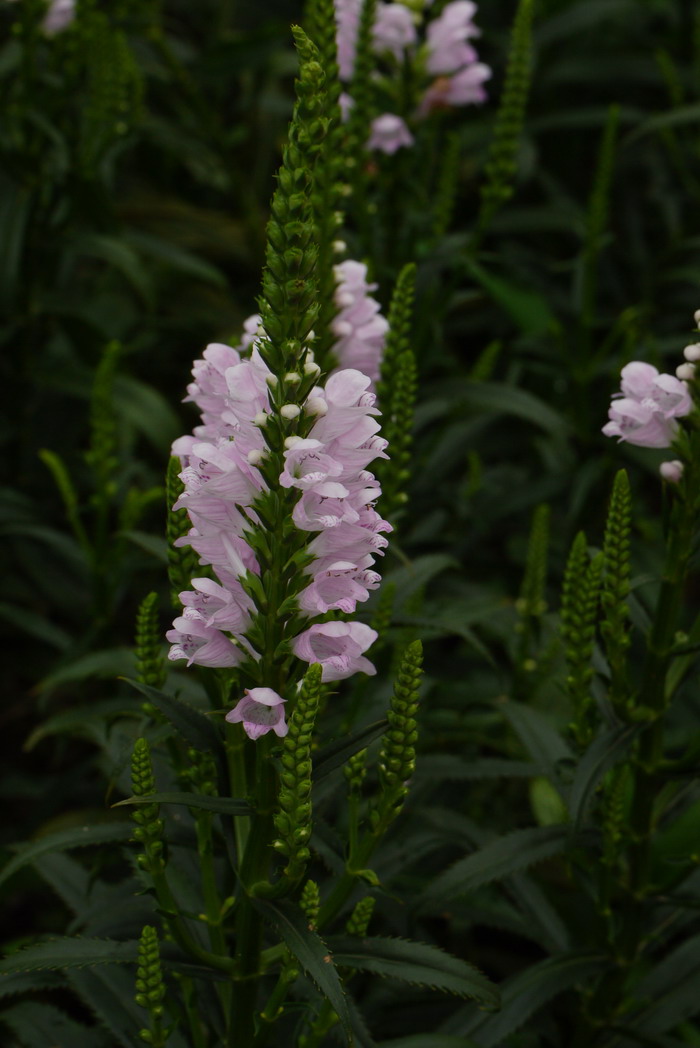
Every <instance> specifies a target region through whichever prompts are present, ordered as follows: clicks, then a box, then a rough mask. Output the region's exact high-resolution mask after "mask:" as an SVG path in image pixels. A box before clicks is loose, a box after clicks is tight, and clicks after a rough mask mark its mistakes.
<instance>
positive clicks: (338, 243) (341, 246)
mask: <svg viewBox="0 0 700 1048" xmlns="http://www.w3.org/2000/svg"><path fill="white" fill-rule="evenodd" d="M347 249H348V245H347V244H346V243H345V241H344V240H334V241H333V250H334V252H335V253H336V255H342V253H343V252H344V251H347ZM698 313H700V310H698Z"/></svg>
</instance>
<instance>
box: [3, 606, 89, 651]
mask: <svg viewBox="0 0 700 1048" xmlns="http://www.w3.org/2000/svg"><path fill="white" fill-rule="evenodd" d="M0 619H3V620H4V621H5V622H6V623H9V625H10V626H11V627H14V628H15V629H19V630H23V631H24V632H25V633H28V634H29V635H30V636H31V637H36V638H37V639H38V640H40V641H42V643H44V644H50V645H52V647H54V648H57V649H58V650H59V651H64V650H65V649H66V648H67V647H68V646H69V645H70V643H71V636H70V634H69V633H66V631H65V630H63V629H61V627H60V626H56V625H54V623H52V622H49V621H48V619H46V618H45V616H44V615H39V614H37V613H36V612H35V611H29V610H28V609H27V608H22V607H20V606H19V605H18V604H7V603H5V602H4V601H2V602H0Z"/></svg>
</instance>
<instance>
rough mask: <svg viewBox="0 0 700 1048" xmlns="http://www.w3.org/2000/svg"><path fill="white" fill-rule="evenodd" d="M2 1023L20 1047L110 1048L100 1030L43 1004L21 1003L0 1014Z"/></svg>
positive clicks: (33, 1002)
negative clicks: (72, 1047)
mask: <svg viewBox="0 0 700 1048" xmlns="http://www.w3.org/2000/svg"><path fill="white" fill-rule="evenodd" d="M0 1022H2V1023H4V1024H5V1026H9V1028H10V1029H11V1030H12V1032H13V1033H14V1035H15V1037H17V1038H18V1040H19V1041H20V1043H21V1044H24V1045H39V1044H45V1045H51V1048H71V1046H72V1045H80V1048H110V1042H109V1035H108V1034H107V1033H105V1032H104V1031H103V1030H96V1029H95V1028H94V1027H92V1028H90V1027H88V1026H83V1024H82V1023H79V1022H76V1020H75V1019H71V1018H70V1017H69V1016H68V1015H66V1014H65V1012H62V1011H61V1010H60V1008H55V1007H54V1005H52V1004H46V1003H45V1002H43V1001H22V1002H21V1004H16V1005H14V1006H13V1007H12V1008H8V1009H7V1010H6V1011H4V1012H0Z"/></svg>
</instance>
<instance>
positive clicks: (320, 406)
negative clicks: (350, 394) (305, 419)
mask: <svg viewBox="0 0 700 1048" xmlns="http://www.w3.org/2000/svg"><path fill="white" fill-rule="evenodd" d="M304 411H305V412H306V414H307V415H325V414H327V412H328V404H327V402H326V401H325V400H324V399H323V397H309V398H308V400H307V401H306V403H305V404H304Z"/></svg>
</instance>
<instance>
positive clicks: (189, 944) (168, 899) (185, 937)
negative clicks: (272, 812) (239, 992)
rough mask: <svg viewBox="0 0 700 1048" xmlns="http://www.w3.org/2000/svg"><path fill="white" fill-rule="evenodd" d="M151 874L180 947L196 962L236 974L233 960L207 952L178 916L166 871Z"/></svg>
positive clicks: (160, 901)
mask: <svg viewBox="0 0 700 1048" xmlns="http://www.w3.org/2000/svg"><path fill="white" fill-rule="evenodd" d="M150 873H151V876H152V878H153V887H154V888H155V892H156V896H157V899H158V902H159V904H160V907H161V909H162V911H163V915H164V917H165V919H166V921H167V924H168V929H169V931H170V933H171V935H172V937H173V938H174V940H175V942H176V943H177V944H178V946H180V947H182V949H183V950H184V951H185V952H186V953H189V954H190V956H191V957H194V958H195V960H197V961H201V962H202V964H207V965H209V966H210V967H211V968H216V969H218V970H219V971H222V972H228V973H229V974H234V973H235V972H236V964H235V962H234V961H232V960H231V958H229V957H220V956H217V954H215V953H210V952H209V950H205V949H204V948H203V947H202V946H199V945H198V944H197V943H196V942H195V941H194V939H193V938H192V936H191V935H190V933H189V932H188V930H187V928H186V927H185V925H184V922H183V921H182V919H181V917H179V915H178V910H179V907H178V905H177V902H176V901H175V897H174V895H173V893H172V892H171V890H170V885H169V884H168V880H167V878H166V876H165V871H164V870H163V869H151V871H150Z"/></svg>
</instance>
